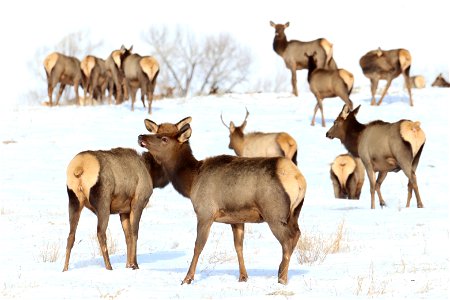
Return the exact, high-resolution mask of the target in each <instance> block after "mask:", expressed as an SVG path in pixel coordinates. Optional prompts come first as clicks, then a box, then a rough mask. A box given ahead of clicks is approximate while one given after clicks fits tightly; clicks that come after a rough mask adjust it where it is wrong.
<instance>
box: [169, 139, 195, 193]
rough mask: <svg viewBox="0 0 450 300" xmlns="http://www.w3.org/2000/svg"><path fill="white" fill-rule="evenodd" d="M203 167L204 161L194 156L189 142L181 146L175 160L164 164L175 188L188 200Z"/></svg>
mask: <svg viewBox="0 0 450 300" xmlns="http://www.w3.org/2000/svg"><path fill="white" fill-rule="evenodd" d="M201 165H202V161H198V160H197V159H196V158H195V157H194V155H193V154H192V149H191V146H190V145H189V142H185V143H183V144H182V145H181V146H180V148H179V149H178V153H177V155H176V157H175V159H174V160H170V161H164V162H162V166H163V168H164V171H165V173H166V174H167V176H168V177H169V180H170V181H171V182H172V185H173V187H174V188H175V189H176V190H177V191H178V192H179V193H180V194H181V195H183V196H184V197H186V198H190V195H191V188H192V183H193V182H194V180H195V179H196V177H197V174H198V170H199V169H200V166H201Z"/></svg>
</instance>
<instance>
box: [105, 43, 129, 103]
mask: <svg viewBox="0 0 450 300" xmlns="http://www.w3.org/2000/svg"><path fill="white" fill-rule="evenodd" d="M125 50H126V49H125V47H124V46H122V47H121V48H120V49H119V50H114V51H112V52H111V54H110V55H109V56H108V58H107V59H106V61H105V65H106V69H107V72H108V77H109V78H110V80H109V81H108V82H109V85H108V89H109V92H110V94H111V93H112V94H114V98H115V100H116V104H121V103H122V102H123V101H124V94H125V90H124V86H123V74H122V71H121V69H120V68H121V61H120V56H121V55H122V54H124V53H125ZM125 98H127V97H125Z"/></svg>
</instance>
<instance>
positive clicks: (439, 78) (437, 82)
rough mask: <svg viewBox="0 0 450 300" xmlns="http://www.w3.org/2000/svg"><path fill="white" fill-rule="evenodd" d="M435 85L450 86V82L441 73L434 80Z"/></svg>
mask: <svg viewBox="0 0 450 300" xmlns="http://www.w3.org/2000/svg"><path fill="white" fill-rule="evenodd" d="M431 86H433V87H450V82H448V81H447V80H445V78H444V77H443V76H442V74H439V75H438V76H437V77H436V79H435V80H434V82H433V83H432V84H431Z"/></svg>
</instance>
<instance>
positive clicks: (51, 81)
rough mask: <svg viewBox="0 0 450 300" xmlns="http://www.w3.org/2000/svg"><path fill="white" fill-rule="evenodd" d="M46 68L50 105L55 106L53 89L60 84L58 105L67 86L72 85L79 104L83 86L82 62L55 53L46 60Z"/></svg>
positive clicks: (57, 98)
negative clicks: (79, 93) (80, 90)
mask: <svg viewBox="0 0 450 300" xmlns="http://www.w3.org/2000/svg"><path fill="white" fill-rule="evenodd" d="M44 68H45V73H46V75H47V92H48V99H49V105H50V106H52V105H53V89H54V88H55V87H56V85H57V84H58V83H59V91H58V95H57V96H56V105H58V104H59V99H60V98H61V95H62V93H63V91H64V88H65V87H66V85H72V86H73V88H74V90H75V98H76V101H77V103H78V104H79V101H80V99H79V95H78V87H79V85H80V84H82V80H83V77H82V73H81V67H80V61H79V60H78V59H77V58H76V57H72V56H66V55H64V54H62V53H58V52H53V53H51V54H49V55H48V56H47V57H46V58H45V59H44Z"/></svg>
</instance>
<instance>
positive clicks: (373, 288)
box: [355, 263, 388, 298]
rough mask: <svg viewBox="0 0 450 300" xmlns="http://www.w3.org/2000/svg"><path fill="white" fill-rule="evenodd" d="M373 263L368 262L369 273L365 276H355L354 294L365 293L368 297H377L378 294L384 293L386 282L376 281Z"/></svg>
mask: <svg viewBox="0 0 450 300" xmlns="http://www.w3.org/2000/svg"><path fill="white" fill-rule="evenodd" d="M375 278H376V276H375V270H374V267H373V263H371V264H370V267H369V274H368V275H367V276H358V277H357V278H356V282H357V286H356V290H355V295H357V296H360V295H364V294H365V295H366V296H368V297H370V298H377V297H378V296H381V295H384V294H386V292H387V291H386V288H387V286H388V282H387V281H386V280H382V281H377V280H376V279H375Z"/></svg>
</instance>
